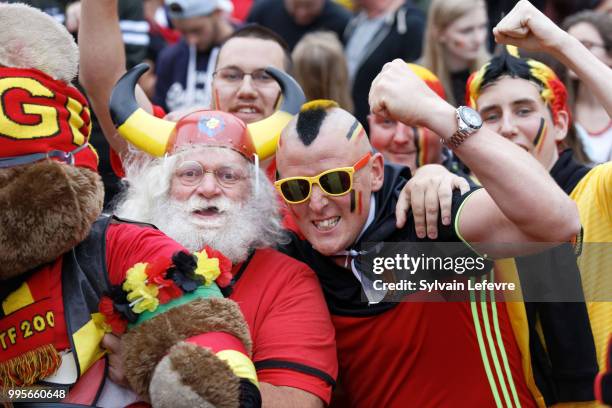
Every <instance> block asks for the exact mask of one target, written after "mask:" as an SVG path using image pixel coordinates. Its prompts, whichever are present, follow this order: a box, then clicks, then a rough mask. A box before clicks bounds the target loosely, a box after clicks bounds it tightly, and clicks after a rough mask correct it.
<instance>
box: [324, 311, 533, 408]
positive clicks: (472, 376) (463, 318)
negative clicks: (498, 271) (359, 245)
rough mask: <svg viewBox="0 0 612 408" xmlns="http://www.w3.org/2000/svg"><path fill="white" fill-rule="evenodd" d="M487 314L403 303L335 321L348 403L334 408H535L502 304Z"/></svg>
mask: <svg viewBox="0 0 612 408" xmlns="http://www.w3.org/2000/svg"><path fill="white" fill-rule="evenodd" d="M484 309H485V311H484V312H483V308H482V306H481V303H480V302H476V303H474V304H473V305H472V304H470V303H469V302H444V303H442V302H439V303H434V302H428V303H422V302H419V303H416V302H410V303H408V302H406V303H401V304H398V305H397V306H396V307H395V308H393V309H390V310H388V311H386V312H384V313H382V314H380V315H377V316H372V317H345V316H336V315H332V320H333V322H334V326H335V328H336V342H337V345H338V357H339V365H340V377H339V382H340V384H341V388H342V390H343V391H344V392H343V395H342V397H343V398H345V399H346V400H341V401H338V403H337V404H333V406H334V407H344V406H350V407H357V408H360V407H399V408H404V407H419V408H427V407H448V406H453V407H459V408H463V407H465V408H468V407H469V408H475V407H478V408H487V407H496V406H504V407H507V406H512V407H516V406H522V407H524V408H526V407H536V404H535V402H534V400H533V397H532V396H531V394H530V392H529V390H528V388H527V385H526V382H525V378H524V376H523V370H522V366H521V355H520V352H519V349H518V346H517V344H516V342H515V340H514V334H513V332H512V327H511V326H510V321H509V319H508V313H507V311H506V307H505V304H504V303H501V302H500V303H496V304H495V309H496V312H495V311H494V310H493V308H492V307H491V303H488V304H487V307H486V308H484ZM500 340H501V341H500ZM381 345H384V347H380V346H381ZM502 349H503V351H502ZM509 373H511V374H510V375H508V374H509ZM509 377H511V378H512V380H511V381H510V378H509ZM501 382H503V384H502V383H501ZM496 399H499V401H500V404H501V405H498V404H496ZM517 400H518V401H520V405H519V403H517ZM508 401H510V403H508Z"/></svg>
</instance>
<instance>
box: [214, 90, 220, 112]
mask: <svg viewBox="0 0 612 408" xmlns="http://www.w3.org/2000/svg"><path fill="white" fill-rule="evenodd" d="M213 99H214V101H215V106H214V108H215V109H221V108H220V107H219V92H218V91H217V90H216V89H213Z"/></svg>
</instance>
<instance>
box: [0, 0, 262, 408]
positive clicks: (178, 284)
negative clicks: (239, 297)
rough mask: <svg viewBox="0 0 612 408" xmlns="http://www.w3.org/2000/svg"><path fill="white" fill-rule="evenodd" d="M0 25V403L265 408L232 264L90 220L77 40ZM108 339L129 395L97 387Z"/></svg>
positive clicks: (94, 204) (92, 207)
mask: <svg viewBox="0 0 612 408" xmlns="http://www.w3.org/2000/svg"><path fill="white" fill-rule="evenodd" d="M0 21H2V24H1V25H0V304H1V307H0V350H1V353H0V392H1V393H2V394H4V395H5V397H6V395H10V394H8V391H13V392H12V395H13V396H15V395H16V394H15V392H14V391H15V390H20V389H31V387H37V386H41V385H44V386H45V387H46V388H47V389H51V390H58V391H61V392H59V393H58V392H56V393H55V394H54V396H55V397H56V398H55V399H54V401H55V402H56V403H57V406H70V405H71V404H82V405H101V406H125V405H128V404H129V403H132V402H134V401H138V400H139V399H140V400H141V401H147V402H149V403H151V404H152V405H153V406H164V407H169V406H174V407H183V406H184V407H238V406H246V407H249V406H259V405H261V396H260V393H259V390H258V383H257V377H256V373H255V369H254V367H253V364H252V362H251V360H250V359H249V355H250V352H251V340H250V337H249V331H248V327H247V326H246V324H245V322H244V319H243V317H242V315H241V312H240V310H239V308H238V306H237V305H236V304H235V303H234V302H233V301H231V300H229V299H225V298H223V296H222V294H221V291H220V289H219V287H223V286H224V285H227V284H228V283H229V281H230V279H231V273H230V268H231V263H230V262H229V261H228V260H227V259H226V258H225V257H224V256H223V255H222V254H220V253H218V252H216V251H214V250H212V249H210V248H205V249H204V250H202V251H201V252H198V253H193V254H192V253H188V252H187V250H185V249H184V248H183V247H181V246H180V245H179V244H177V243H176V242H174V241H172V240H171V239H170V238H167V237H166V236H165V235H163V234H162V233H161V232H159V231H158V230H156V229H155V228H154V227H152V226H149V225H142V224H135V223H131V222H128V221H123V220H120V219H117V218H115V217H101V216H100V214H101V209H102V201H103V200H102V198H103V186H102V183H101V180H100V177H99V176H98V174H97V173H96V169H97V161H98V158H97V154H96V152H95V150H94V148H93V147H92V146H91V145H90V144H89V143H88V140H89V134H90V131H91V118H90V110H89V108H88V106H87V101H86V99H85V98H84V96H83V95H82V94H81V93H80V92H79V91H78V90H77V89H76V88H75V87H73V86H72V85H70V82H71V81H72V80H73V79H74V78H75V76H76V74H77V62H78V49H77V47H76V44H75V43H74V40H73V38H72V37H71V36H70V34H69V33H68V32H67V31H66V30H65V29H64V27H63V26H61V25H59V24H57V23H56V22H55V20H53V18H51V17H49V16H47V15H45V14H44V13H42V12H40V11H38V10H36V9H33V8H31V7H28V6H25V5H16V4H12V5H8V4H0ZM226 131H227V132H237V133H236V135H235V136H236V137H242V136H243V133H244V132H246V130H245V128H244V125H242V127H240V126H238V127H232V126H228V127H227V129H226ZM227 137H228V138H231V137H232V135H228V136H227ZM110 332H113V333H114V334H116V335H120V336H121V341H122V353H123V359H124V368H125V372H126V378H127V380H128V382H129V384H130V386H131V389H132V390H127V389H125V388H122V387H120V386H118V385H116V384H114V383H113V382H112V381H110V379H108V378H107V365H108V364H107V358H106V357H105V352H104V351H103V350H102V349H101V348H100V342H101V340H102V338H103V336H104V335H105V334H106V333H110ZM126 394H129V395H132V396H133V399H132V400H131V401H130V400H129V398H127V399H126V398H124V397H123V396H125V395H126ZM39 395H41V394H39ZM58 395H60V396H61V397H62V398H59V399H58V398H57V396H58ZM15 401H16V400H14V402H15ZM40 401H43V400H42V399H41V400H40ZM126 402H127V403H126Z"/></svg>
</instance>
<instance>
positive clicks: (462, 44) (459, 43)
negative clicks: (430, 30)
mask: <svg viewBox="0 0 612 408" xmlns="http://www.w3.org/2000/svg"><path fill="white" fill-rule="evenodd" d="M453 46H454V47H455V48H463V47H465V42H464V41H461V40H453Z"/></svg>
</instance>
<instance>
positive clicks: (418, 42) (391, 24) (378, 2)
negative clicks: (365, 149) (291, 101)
mask: <svg viewBox="0 0 612 408" xmlns="http://www.w3.org/2000/svg"><path fill="white" fill-rule="evenodd" d="M358 3H359V5H360V6H361V10H362V11H361V12H360V13H359V14H358V15H357V16H355V17H354V18H353V19H352V20H351V21H350V22H349V24H348V26H347V27H346V31H345V32H344V42H345V44H346V47H345V55H346V60H347V64H348V68H349V77H350V78H351V81H352V83H353V85H352V86H353V88H352V97H353V103H354V104H355V117H356V118H357V119H358V120H359V122H360V123H362V124H363V125H364V126H366V130H367V120H366V119H367V115H368V113H370V107H369V106H368V91H369V90H370V84H371V83H372V80H374V78H375V77H376V75H377V74H378V73H379V72H380V70H381V69H382V67H383V65H384V64H385V63H387V62H389V61H392V60H394V59H395V58H401V59H403V60H406V61H413V60H416V59H417V58H419V57H420V56H421V47H422V43H423V32H424V30H425V15H424V14H423V12H422V11H421V10H419V9H418V8H417V7H415V6H414V5H412V3H411V2H410V0H408V1H406V2H404V1H402V0H361V1H359V2H358Z"/></svg>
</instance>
